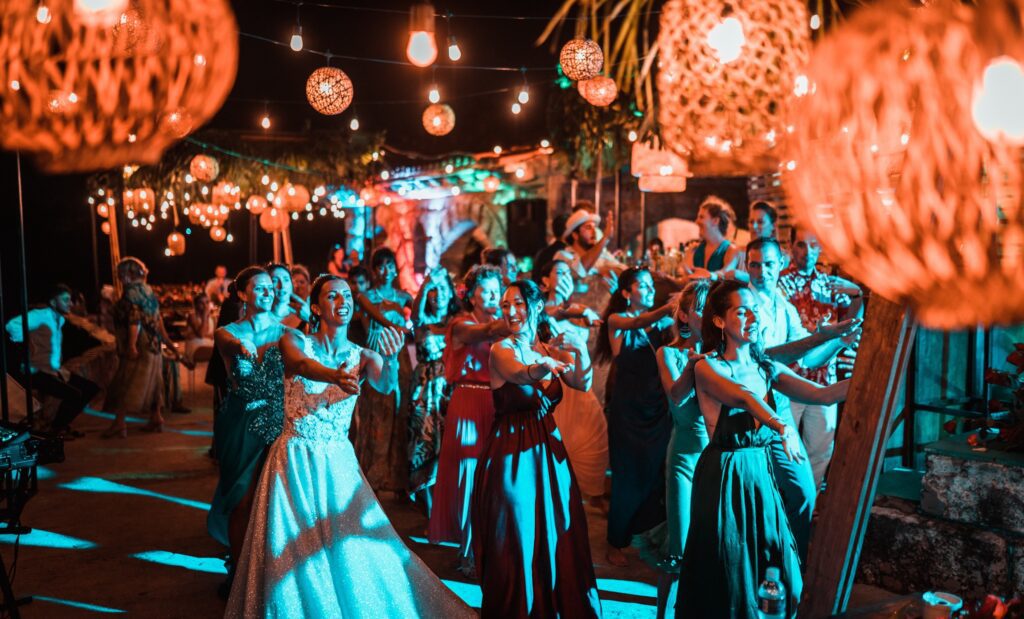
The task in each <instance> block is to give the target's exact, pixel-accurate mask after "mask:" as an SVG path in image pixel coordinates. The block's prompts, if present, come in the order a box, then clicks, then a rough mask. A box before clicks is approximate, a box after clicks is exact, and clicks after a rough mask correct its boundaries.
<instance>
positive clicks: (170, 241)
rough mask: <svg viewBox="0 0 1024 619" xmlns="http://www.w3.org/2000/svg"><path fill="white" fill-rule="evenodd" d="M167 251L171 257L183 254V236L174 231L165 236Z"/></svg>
mask: <svg viewBox="0 0 1024 619" xmlns="http://www.w3.org/2000/svg"><path fill="white" fill-rule="evenodd" d="M167 250H168V251H169V252H171V255H172V256H180V255H182V254H184V253H185V235H184V234H182V233H180V232H178V231H174V232H172V233H170V234H168V235H167Z"/></svg>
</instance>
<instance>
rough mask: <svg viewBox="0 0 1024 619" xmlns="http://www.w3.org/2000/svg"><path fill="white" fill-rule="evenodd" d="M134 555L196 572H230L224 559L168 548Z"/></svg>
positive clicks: (137, 557) (144, 559)
mask: <svg viewBox="0 0 1024 619" xmlns="http://www.w3.org/2000/svg"><path fill="white" fill-rule="evenodd" d="M132 556H133V557H135V558H136V559H142V560H143V561H149V562H150V563H159V564H161V565H170V566H172V567H183V568H185V569H188V570H193V571H195V572H206V573H207V574H227V573H228V570H227V568H226V567H224V560H223V559H219V558H217V557H193V556H191V555H183V554H179V553H177V552H170V551H167V550H148V551H146V552H140V553H136V554H133V555H132Z"/></svg>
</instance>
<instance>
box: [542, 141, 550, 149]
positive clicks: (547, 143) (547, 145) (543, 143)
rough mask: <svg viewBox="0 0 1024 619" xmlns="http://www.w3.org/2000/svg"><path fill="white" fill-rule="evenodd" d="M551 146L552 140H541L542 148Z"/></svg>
mask: <svg viewBox="0 0 1024 619" xmlns="http://www.w3.org/2000/svg"><path fill="white" fill-rule="evenodd" d="M550 146H551V142H549V141H548V140H546V139H544V140H541V141H540V147H541V148H548V147H550Z"/></svg>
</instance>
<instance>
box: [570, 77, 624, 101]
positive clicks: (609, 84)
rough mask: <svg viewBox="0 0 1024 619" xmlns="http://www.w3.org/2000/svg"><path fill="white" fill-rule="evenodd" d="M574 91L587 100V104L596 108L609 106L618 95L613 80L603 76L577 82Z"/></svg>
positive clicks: (617, 88)
mask: <svg viewBox="0 0 1024 619" xmlns="http://www.w3.org/2000/svg"><path fill="white" fill-rule="evenodd" d="M576 90H578V91H579V93H580V95H582V96H583V98H584V99H586V100H587V103H590V104H591V105H596V106H597V107H606V106H609V105H611V103H612V101H615V97H617V96H618V94H619V87H618V86H616V85H615V80H613V79H612V78H610V77H605V76H603V75H598V76H597V77H592V78H590V79H589V80H583V81H581V82H577V83H576Z"/></svg>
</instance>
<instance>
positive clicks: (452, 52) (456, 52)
mask: <svg viewBox="0 0 1024 619" xmlns="http://www.w3.org/2000/svg"><path fill="white" fill-rule="evenodd" d="M461 59H462V50H461V49H459V44H458V43H457V42H456V41H455V36H454V35H453V36H450V37H448V60H451V61H452V62H458V61H459V60H461Z"/></svg>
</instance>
